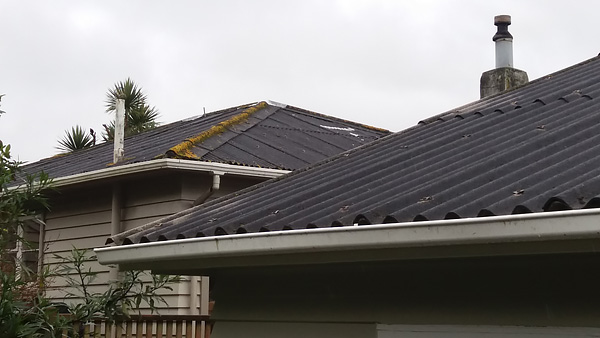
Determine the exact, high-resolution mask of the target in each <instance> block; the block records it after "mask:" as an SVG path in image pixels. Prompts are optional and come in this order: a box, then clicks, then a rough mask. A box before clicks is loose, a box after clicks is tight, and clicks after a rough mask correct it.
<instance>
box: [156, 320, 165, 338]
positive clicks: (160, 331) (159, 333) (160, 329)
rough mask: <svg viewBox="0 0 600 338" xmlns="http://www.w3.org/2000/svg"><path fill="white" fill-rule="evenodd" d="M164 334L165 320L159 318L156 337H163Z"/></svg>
mask: <svg viewBox="0 0 600 338" xmlns="http://www.w3.org/2000/svg"><path fill="white" fill-rule="evenodd" d="M162 336H163V321H162V320H160V319H159V320H157V321H156V338H162Z"/></svg>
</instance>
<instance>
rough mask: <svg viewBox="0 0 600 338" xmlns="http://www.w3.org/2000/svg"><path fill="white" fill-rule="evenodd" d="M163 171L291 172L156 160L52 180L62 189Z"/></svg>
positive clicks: (268, 174)
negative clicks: (68, 186) (108, 179)
mask: <svg viewBox="0 0 600 338" xmlns="http://www.w3.org/2000/svg"><path fill="white" fill-rule="evenodd" d="M161 169H175V170H186V171H204V172H214V173H217V174H220V175H225V174H228V175H238V176H252V177H261V178H275V177H279V176H281V175H284V174H287V173H289V172H290V171H289V170H279V169H270V168H258V167H248V166H241V165H233V164H224V163H216V162H203V161H194V160H179V159H171V158H164V159H156V160H150V161H144V162H139V163H132V164H126V165H120V166H114V167H110V168H106V169H100V170H94V171H90V172H86V173H81V174H75V175H69V176H63V177H57V178H54V179H53V180H52V182H53V186H55V187H61V186H67V185H73V184H79V183H85V182H91V181H96V180H102V179H107V178H115V177H121V176H125V175H131V174H139V173H143V172H150V171H155V170H161Z"/></svg>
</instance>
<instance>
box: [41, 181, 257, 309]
mask: <svg viewBox="0 0 600 338" xmlns="http://www.w3.org/2000/svg"><path fill="white" fill-rule="evenodd" d="M263 180H264V179H255V178H243V177H235V176H227V175H225V176H223V177H222V179H221V189H220V190H219V191H216V192H214V193H212V194H211V196H210V197H209V200H210V199H214V198H216V197H219V196H222V195H224V194H226V193H229V192H233V191H236V190H239V189H241V188H245V187H248V186H250V185H253V184H256V183H258V182H261V181H263ZM113 183H114V182H99V183H95V184H86V185H83V186H80V187H78V188H62V189H59V190H58V192H57V193H56V194H55V195H54V196H53V197H52V198H51V207H52V209H51V211H50V212H48V213H47V214H46V215H45V222H46V233H45V245H44V264H45V266H46V267H48V268H50V269H51V270H53V269H56V268H57V267H58V259H57V258H56V257H55V254H58V255H61V256H67V255H68V254H69V252H70V250H71V249H72V248H73V247H77V248H79V249H90V250H91V249H93V248H96V247H102V246H104V245H105V241H106V239H107V238H108V237H109V236H110V229H111V205H112V185H113ZM121 184H122V192H123V203H124V205H123V208H122V214H121V216H122V222H121V227H122V229H123V230H129V229H132V228H135V227H138V226H141V225H144V224H147V223H149V222H151V221H154V220H158V219H160V218H163V217H165V216H168V215H171V214H173V213H176V212H179V211H182V210H185V209H187V208H189V207H191V206H193V204H194V202H195V200H196V199H197V198H198V197H199V196H201V195H203V194H205V193H206V192H207V191H208V190H209V189H210V187H211V185H212V178H211V176H210V175H209V174H208V173H201V172H200V173H185V172H178V171H176V172H162V173H155V174H150V175H144V176H142V177H137V178H130V179H127V180H125V181H123V182H121ZM89 267H91V268H92V270H93V271H96V272H98V276H97V278H96V281H95V282H94V284H93V286H92V288H91V290H92V291H102V290H104V288H106V286H107V283H108V281H109V268H108V267H106V266H102V265H100V264H98V263H97V262H95V261H91V262H89ZM190 279H192V278H190V277H187V276H184V277H183V281H182V282H181V283H180V284H179V285H175V286H174V287H173V291H168V290H165V291H164V292H163V296H164V298H165V300H166V301H167V303H168V306H160V307H159V309H160V313H161V314H197V313H199V306H200V302H199V301H198V299H199V296H200V289H201V287H200V285H201V279H200V278H196V279H192V280H194V281H195V283H197V286H196V287H191V285H190ZM65 285H66V281H65V279H64V277H59V276H56V277H54V278H53V279H52V281H51V283H50V286H49V288H48V290H47V293H48V295H49V296H50V297H51V298H52V299H54V300H55V301H57V302H61V301H77V300H78V299H77V298H76V297H75V298H74V297H70V298H68V299H66V298H65V295H66V292H67V291H69V290H67V289H65ZM71 291H72V290H71ZM190 292H195V293H196V299H195V300H191V299H190ZM190 307H193V308H194V309H190Z"/></svg>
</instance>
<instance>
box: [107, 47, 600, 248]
mask: <svg viewBox="0 0 600 338" xmlns="http://www.w3.org/2000/svg"><path fill="white" fill-rule="evenodd" d="M599 131H600V58H598V57H596V58H593V59H590V60H588V61H585V62H583V63H580V64H578V65H575V66H573V67H570V68H568V69H565V70H562V71H559V72H557V73H554V74H552V75H548V76H545V77H543V78H540V79H538V80H536V81H532V82H530V83H529V84H527V85H525V86H522V87H519V88H517V89H515V90H512V91H508V92H505V93H502V94H499V95H495V96H492V97H488V98H485V99H482V100H479V101H476V102H473V103H471V104H467V105H465V106H462V107H460V108H457V109H455V110H452V111H449V112H446V113H443V114H440V115H437V116H435V117H433V118H430V119H428V120H425V121H422V122H420V123H419V124H418V125H417V126H414V127H412V128H410V129H407V130H405V131H402V132H399V133H396V134H393V135H390V136H387V137H384V138H381V139H379V140H377V141H374V142H372V143H370V144H367V145H365V146H361V147H359V148H357V149H353V150H350V151H347V152H345V153H343V154H341V155H339V156H336V157H335V158H333V159H329V160H325V161H323V162H320V163H318V164H316V165H313V166H311V167H309V168H306V169H303V170H299V171H296V172H294V173H292V174H289V175H286V176H285V177H282V178H278V179H275V180H271V181H268V182H265V183H262V184H259V185H256V186H253V187H250V188H248V189H246V190H245V191H244V192H243V193H237V194H235V195H231V196H226V197H224V198H221V199H218V200H215V201H213V202H210V203H207V204H205V205H200V206H197V207H194V208H192V209H189V210H186V211H183V212H181V213H179V214H175V215H173V216H170V217H167V218H165V219H162V220H159V221H156V222H154V223H150V224H148V225H147V226H145V227H144V228H143V229H137V230H134V231H130V232H126V233H123V234H121V235H118V236H115V237H114V238H113V240H114V241H116V242H118V243H121V242H122V243H125V244H129V243H140V242H141V243H144V242H152V241H161V240H172V239H183V238H193V237H203V236H218V235H225V234H236V233H237V234H239V233H256V232H262V231H277V230H289V229H307V228H308V229H310V228H327V227H336V226H345V225H354V224H358V225H366V224H384V223H399V222H411V221H423V220H443V219H456V218H470V217H482V216H491V215H510V214H520V213H531V212H543V211H557V210H569V209H582V208H596V207H599V206H600V132H599Z"/></svg>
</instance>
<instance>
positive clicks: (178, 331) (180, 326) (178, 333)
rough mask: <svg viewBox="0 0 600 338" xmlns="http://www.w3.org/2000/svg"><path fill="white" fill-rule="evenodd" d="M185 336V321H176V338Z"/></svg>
mask: <svg viewBox="0 0 600 338" xmlns="http://www.w3.org/2000/svg"><path fill="white" fill-rule="evenodd" d="M182 336H183V321H181V320H177V321H175V338H181V337H182Z"/></svg>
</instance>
